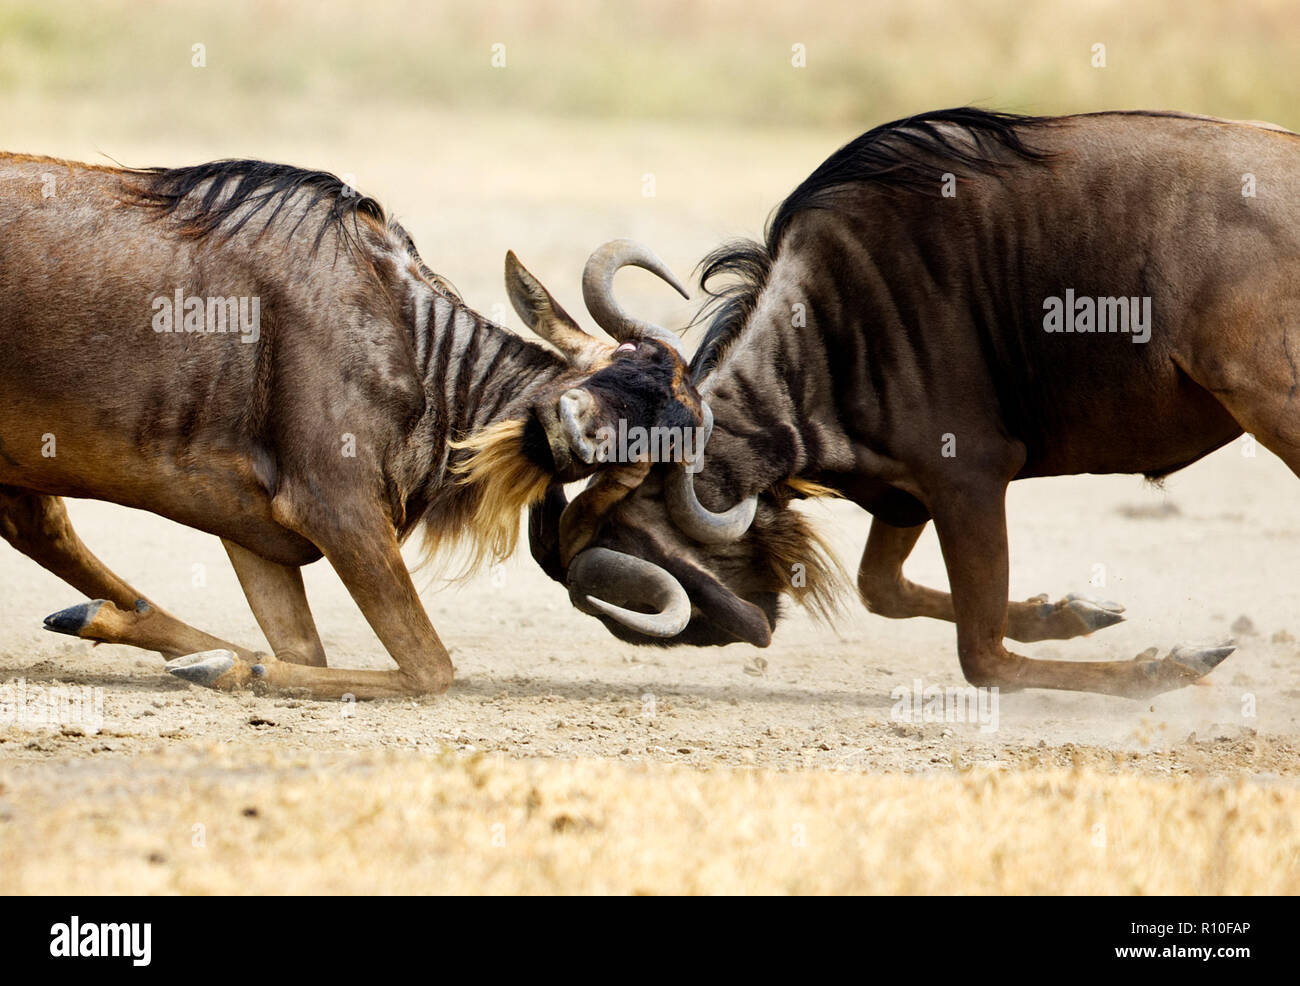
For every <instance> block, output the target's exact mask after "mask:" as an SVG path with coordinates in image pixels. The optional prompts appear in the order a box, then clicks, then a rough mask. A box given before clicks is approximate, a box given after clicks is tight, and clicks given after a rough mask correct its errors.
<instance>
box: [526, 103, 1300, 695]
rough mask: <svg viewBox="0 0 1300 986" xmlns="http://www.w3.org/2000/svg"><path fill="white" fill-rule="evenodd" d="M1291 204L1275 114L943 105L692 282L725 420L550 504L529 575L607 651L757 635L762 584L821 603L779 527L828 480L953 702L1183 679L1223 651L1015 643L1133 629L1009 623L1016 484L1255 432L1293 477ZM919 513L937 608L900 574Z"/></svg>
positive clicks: (885, 133)
mask: <svg viewBox="0 0 1300 986" xmlns="http://www.w3.org/2000/svg"><path fill="white" fill-rule="evenodd" d="M1298 195H1300V136H1297V135H1296V134H1293V133H1290V132H1287V131H1283V130H1281V129H1280V128H1276V127H1272V126H1270V125H1266V124H1247V123H1235V122H1231V121H1225V120H1215V119H1208V118H1201V117H1192V116H1185V115H1179V114H1173V113H1141V112H1135V113H1097V114H1088V115H1081V116H1072V117H1060V118H1029V117H1020V116H1012V115H1003V114H993V113H986V112H981V111H977V110H971V109H958V110H949V111H943V112H936V113H930V114H925V115H922V116H917V117H913V118H910V119H906V120H901V121H898V122H896V123H892V124H888V125H886V126H881V127H878V128H876V129H874V130H872V131H870V132H868V133H866V134H864V135H863V136H861V137H859V138H857V139H856V140H854V141H852V142H851V143H849V144H848V145H846V146H845V147H843V148H842V149H840V150H839V151H837V152H836V153H835V154H834V155H832V156H831V157H830V158H829V159H828V160H827V161H826V162H825V163H824V164H822V165H821V166H820V167H819V168H817V170H816V171H815V172H814V173H813V174H812V175H811V176H810V177H809V178H808V179H807V180H806V181H805V182H803V183H802V184H801V185H800V186H799V187H798V188H797V189H796V190H795V191H794V193H793V194H791V195H790V197H789V198H787V199H786V200H785V202H784V203H783V204H782V205H781V206H780V207H779V208H778V209H777V211H776V212H775V213H774V215H773V217H772V220H771V222H770V223H769V227H768V232H767V237H766V243H765V244H763V245H760V244H757V243H740V244H732V245H729V246H725V247H723V248H721V249H720V250H719V251H717V252H715V253H714V254H712V255H711V256H710V257H709V258H708V259H707V260H706V261H705V264H704V278H703V280H704V282H705V283H706V286H707V283H708V281H709V279H710V278H711V277H714V276H716V275H729V276H730V278H731V280H730V284H731V286H730V287H729V288H727V289H725V290H721V291H718V292H714V293H715V298H716V301H715V305H716V307H715V309H714V310H713V312H712V316H713V317H712V322H711V325H710V327H709V329H708V333H707V335H706V336H705V338H704V340H703V342H702V344H701V346H700V348H699V351H698V352H697V354H696V356H695V359H694V362H693V367H692V369H693V372H694V375H695V378H694V379H695V383H696V385H697V387H698V388H699V391H700V395H701V397H702V398H703V399H704V400H705V401H706V404H707V405H709V406H710V407H711V410H712V414H713V416H714V418H715V422H716V429H715V430H714V432H713V434H712V437H711V438H710V439H708V440H707V446H706V448H705V452H704V461H703V468H702V470H701V471H699V472H697V473H695V474H694V475H692V473H691V472H688V471H687V470H685V469H683V468H681V467H680V466H677V467H674V466H660V467H658V468H656V469H653V470H648V475H646V476H645V478H644V482H641V483H640V485H639V486H638V485H637V484H636V482H634V480H636V479H637V477H636V476H635V475H632V474H631V473H629V471H628V470H630V469H631V466H630V465H625V466H623V467H622V469H623V473H622V477H621V478H622V479H623V480H624V483H623V485H624V488H625V489H633V490H634V492H631V493H630V495H626V496H622V497H620V496H616V495H614V493H616V492H617V491H616V490H612V487H611V485H610V481H609V480H608V474H607V475H604V476H601V477H598V479H597V480H595V481H594V486H595V489H596V490H598V491H602V492H601V495H602V497H603V501H602V503H601V504H600V510H598V511H597V510H592V509H588V508H589V506H590V504H587V505H585V506H584V505H583V504H584V500H585V499H586V498H587V494H586V493H584V494H583V495H581V496H579V497H578V498H577V499H576V500H575V501H574V504H573V505H571V506H570V507H569V508H568V509H567V510H564V509H563V508H564V502H563V496H562V493H561V492H559V491H557V490H552V491H551V492H550V493H549V494H548V497H547V500H546V501H545V505H544V507H539V508H535V510H534V516H533V518H532V525H531V536H532V542H533V549H534V554H535V555H536V556H537V557H538V560H539V561H541V563H542V564H543V566H544V567H545V568H546V569H547V570H548V571H549V572H550V573H551V574H552V575H553V576H555V577H557V578H561V579H567V583H568V585H569V588H570V593H571V597H572V599H573V601H574V603H575V604H576V605H577V606H578V607H579V608H580V609H583V610H585V611H586V612H589V613H592V614H594V615H597V616H599V617H600V618H601V619H602V620H603V621H604V622H605V623H606V624H607V625H608V626H609V627H610V629H611V630H613V631H614V632H615V633H617V634H619V635H620V636H623V637H625V638H627V639H632V640H636V641H639V642H643V643H652V642H660V643H670V644H671V643H697V644H700V643H726V642H730V641H734V640H744V641H749V642H751V643H754V644H758V645H766V644H767V643H768V642H769V639H770V634H771V631H772V628H773V626H774V625H775V622H776V618H777V610H778V606H777V604H778V598H779V596H780V595H781V594H783V593H785V594H789V595H792V596H794V597H796V598H802V599H803V600H804V601H806V602H812V603H824V602H825V601H826V600H827V598H828V596H831V595H833V589H834V573H833V566H830V565H827V564H825V555H824V553H823V552H822V551H821V550H820V549H819V546H818V545H819V542H818V541H817V539H816V538H815V536H814V534H813V532H812V531H811V530H810V528H809V527H808V526H807V524H806V523H805V521H804V519H803V518H802V517H801V516H800V515H799V514H798V513H797V512H795V511H792V510H789V509H787V507H788V504H789V501H790V500H791V498H792V497H795V496H799V495H803V494H808V493H816V492H819V491H822V490H826V489H828V490H831V491H834V492H836V493H839V494H841V495H843V496H844V497H847V498H848V499H850V500H852V501H853V502H854V503H856V504H859V505H860V506H862V507H864V508H865V509H866V510H868V511H870V512H871V513H872V515H873V522H872V527H871V533H870V536H869V538H868V542H867V546H866V551H865V554H864V556H863V559H862V564H861V568H860V571H859V573H858V579H857V582H858V588H859V590H860V593H861V596H862V598H863V600H864V601H865V602H866V605H867V606H868V608H869V609H871V610H872V611H873V612H876V613H879V614H881V615H884V616H888V617H910V616H930V617H935V618H938V619H944V620H952V621H955V622H956V624H957V647H958V654H959V657H960V660H961V667H962V670H963V672H964V673H965V676H966V678H967V680H968V681H970V682H972V683H975V684H978V685H987V686H1001V687H1004V688H1027V687H1032V688H1063V689H1076V690H1083V691H1095V692H1104V693H1109V694H1115V695H1124V696H1130V697H1143V696H1148V695H1153V694H1157V693H1160V692H1163V691H1167V690H1170V689H1173V688H1177V687H1179V686H1181V685H1184V684H1186V683H1188V682H1191V681H1194V680H1196V679H1198V678H1200V677H1202V676H1203V675H1205V674H1206V673H1208V672H1209V671H1210V670H1211V669H1212V668H1214V667H1215V666H1216V665H1217V664H1218V663H1219V662H1220V661H1222V660H1223V658H1224V657H1226V656H1227V654H1228V653H1230V652H1231V650H1232V648H1231V647H1230V646H1227V645H1223V646H1217V647H1207V648H1193V647H1186V646H1179V647H1176V648H1175V649H1174V650H1173V651H1172V652H1171V653H1170V654H1169V655H1168V656H1166V657H1164V658H1163V659H1159V658H1158V657H1157V653H1158V652H1157V651H1156V649H1155V648H1152V649H1151V650H1149V651H1147V652H1145V653H1143V654H1141V655H1138V657H1137V658H1135V659H1134V660H1132V661H1097V662H1070V661H1050V660H1032V659H1029V658H1026V657H1021V656H1019V655H1016V654H1013V653H1010V652H1009V651H1007V650H1006V649H1005V648H1004V646H1003V640H1004V638H1007V637H1010V638H1012V639H1015V640H1021V641H1035V640H1045V639H1063V638H1068V637H1073V636H1076V635H1081V634H1086V633H1088V632H1090V631H1092V630H1095V629H1099V628H1101V627H1104V626H1108V625H1110V624H1112V623H1115V622H1118V621H1119V620H1120V619H1122V617H1121V616H1120V615H1119V613H1120V607H1118V606H1115V605H1114V604H1105V603H1094V602H1091V601H1089V600H1086V599H1083V598H1081V597H1077V596H1067V597H1065V598H1064V599H1062V600H1060V601H1059V602H1056V603H1050V602H1048V601H1047V597H1039V598H1036V599H1031V600H1028V601H1026V602H1011V603H1008V600H1007V584H1008V562H1007V533H1006V517H1005V507H1004V498H1005V493H1006V488H1007V484H1008V483H1009V482H1011V481H1012V480H1014V479H1021V478H1026V477H1032V476H1060V475H1071V474H1076V473H1143V474H1145V475H1147V476H1148V477H1152V478H1158V477H1161V476H1165V475H1168V474H1169V473H1171V472H1173V471H1175V470H1177V469H1180V468H1182V467H1183V466H1186V465H1188V464H1189V463H1192V462H1195V461H1196V460H1197V459H1199V458H1201V457H1202V456H1204V455H1206V454H1207V453H1209V452H1210V451H1212V450H1214V449H1216V448H1219V447H1220V446H1222V445H1223V444H1224V443H1226V442H1228V441H1230V440H1231V439H1233V438H1234V437H1236V436H1238V435H1240V434H1241V433H1242V430H1243V429H1246V430H1249V431H1250V432H1253V433H1254V434H1255V436H1256V437H1257V438H1258V440H1259V441H1260V442H1262V443H1263V444H1264V445H1265V446H1267V447H1268V448H1269V449H1271V450H1273V451H1274V452H1276V453H1277V454H1278V455H1279V456H1280V457H1281V458H1282V459H1283V460H1285V461H1286V463H1287V464H1288V465H1290V466H1291V468H1292V469H1293V470H1298V469H1300V404H1297V394H1298V393H1300V369H1297V353H1300V293H1298V291H1300V289H1298V288H1297V285H1298V284H1300V208H1298V207H1297V205H1296V202H1297V201H1298V199H1297V196H1298ZM1293 329H1295V330H1297V336H1296V338H1295V339H1294V340H1293V339H1292V338H1291V331H1292V330H1293ZM697 466H698V463H697ZM697 487H698V489H697ZM724 510H725V513H717V511H724ZM574 514H579V515H583V516H582V523H581V524H579V525H575V524H574V523H573V522H572V520H571V517H572V516H573V515H574ZM930 520H933V521H934V524H935V528H936V531H937V533H938V536H939V542H940V545H941V547H942V550H943V556H944V560H945V563H946V565H947V569H948V576H949V583H950V586H951V595H949V594H947V593H943V592H938V591H935V590H933V589H928V588H924V587H922V586H918V585H914V584H913V583H911V582H909V581H908V580H907V579H906V578H904V576H903V572H902V569H903V563H904V561H905V560H906V558H907V556H908V554H909V552H910V551H911V550H912V547H913V545H915V543H916V540H917V538H918V537H919V536H920V534H921V532H922V530H923V529H924V526H925V524H926V523H927V522H928V521H930ZM792 572H793V573H796V574H798V575H802V577H804V578H806V584H805V583H803V582H802V581H801V580H800V579H792Z"/></svg>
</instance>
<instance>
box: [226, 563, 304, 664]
mask: <svg viewBox="0 0 1300 986" xmlns="http://www.w3.org/2000/svg"><path fill="white" fill-rule="evenodd" d="M221 543H222V544H224V545H225V546H226V554H227V555H229V556H230V564H231V565H233V566H234V568H235V575H236V576H238V578H239V585H240V587H241V588H243V590H244V596H245V597H246V598H247V599H248V606H249V608H250V609H251V610H252V611H253V616H254V617H256V619H257V625H258V626H260V627H261V628H262V633H264V634H266V639H267V642H268V643H270V645H271V649H272V650H273V651H274V652H275V657H276V660H279V661H288V662H289V663H290V664H307V665H310V666H311V667H317V668H323V667H325V647H324V645H323V644H321V642H320V634H319V633H318V632H317V630H316V621H315V620H314V619H312V615H311V607H310V606H309V605H308V603H307V590H306V589H305V588H304V587H303V584H302V569H301V568H292V567H289V566H287V565H277V564H276V563H275V562H273V561H268V560H267V559H265V558H263V557H261V556H260V555H255V554H253V552H251V551H249V550H248V549H247V548H243V547H240V546H239V545H237V544H235V542H233V541H227V540H225V539H224V538H223V539H222V541H221Z"/></svg>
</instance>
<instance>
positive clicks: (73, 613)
mask: <svg viewBox="0 0 1300 986" xmlns="http://www.w3.org/2000/svg"><path fill="white" fill-rule="evenodd" d="M106 602H108V600H106V599H94V600H91V601H90V602H88V603H78V604H77V605H76V606H69V607H68V608H67V609H61V610H59V611H58V612H57V613H51V614H50V615H49V616H47V617H45V629H46V630H53V631H54V632H55V633H70V634H72V636H74V637H76V636H78V635H79V634H80V633H81V631H82V630H84V629H85V628H86V627H88V626H89V625H90V621H91V620H93V619H94V618H95V614H96V613H98V612H99V607H101V606H103V605H104V603H106Z"/></svg>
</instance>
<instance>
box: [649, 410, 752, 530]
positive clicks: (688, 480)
mask: <svg viewBox="0 0 1300 986" xmlns="http://www.w3.org/2000/svg"><path fill="white" fill-rule="evenodd" d="M700 407H701V410H702V412H703V418H704V427H703V429H702V430H703V432H704V436H703V441H701V442H700V445H699V448H697V449H695V456H694V458H693V459H692V460H691V461H688V462H686V463H684V464H683V466H682V468H680V469H675V470H673V471H672V472H671V473H669V475H668V480H667V483H666V484H665V488H664V492H665V494H666V495H667V499H668V512H669V514H670V515H671V517H672V519H673V522H674V523H675V524H676V525H677V526H678V527H679V528H681V529H682V531H683V532H685V533H686V535H687V536H688V537H691V538H694V539H695V540H696V541H699V542H700V543H702V544H726V543H728V542H730V541H735V540H737V539H739V538H740V537H741V536H742V535H743V534H744V533H745V532H746V531H747V530H749V526H750V525H751V524H752V523H754V513H755V512H756V511H757V510H758V497H757V496H750V497H746V498H745V499H744V500H741V501H740V502H739V503H737V504H736V505H735V506H734V507H732V508H731V509H730V510H727V511H724V512H723V513H720V514H715V513H714V512H713V511H712V510H709V509H708V508H707V507H706V506H704V504H702V503H700V499H699V497H698V496H696V495H695V473H697V472H698V471H699V470H700V469H701V468H702V467H703V465H704V462H703V459H704V449H705V447H706V446H707V445H708V443H709V436H710V435H712V434H713V409H712V408H710V407H709V404H708V401H701V402H700Z"/></svg>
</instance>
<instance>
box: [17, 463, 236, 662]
mask: <svg viewBox="0 0 1300 986" xmlns="http://www.w3.org/2000/svg"><path fill="white" fill-rule="evenodd" d="M0 534H3V536H4V538H5V540H6V541H8V542H9V543H10V544H12V545H13V546H14V547H15V548H17V549H18V550H19V551H21V552H22V553H23V554H25V555H26V556H27V557H28V558H30V559H32V560H33V561H34V562H36V563H37V564H39V565H40V566H41V567H43V568H45V569H47V570H49V571H50V572H53V573H54V574H55V575H57V576H58V577H59V578H61V579H63V581H64V582H67V583H68V584H69V585H70V586H72V587H73V588H74V589H76V590H77V591H79V592H81V593H82V594H83V595H86V596H89V597H90V598H91V601H90V602H85V603H79V604H77V605H76V606H71V607H69V608H67V609H63V610H60V611H59V612H57V613H54V614H52V615H50V616H47V617H46V618H45V627H46V629H48V630H53V631H55V632H57V633H67V634H71V635H72V636H74V637H82V638H84V639H86V640H95V641H99V642H102V643H110V644H130V645H131V646H133V647H143V648H145V649H147V650H155V651H158V652H159V653H161V654H163V655H164V656H166V657H175V656H176V655H178V654H189V653H191V652H193V651H195V650H205V649H209V648H213V647H226V648H230V649H233V650H235V651H236V652H237V653H241V654H246V655H249V656H251V654H252V652H251V651H245V650H243V648H238V647H235V645H233V644H228V643H226V642H225V641H224V640H221V639H220V638H218V637H214V636H212V635H211V634H207V633H204V632H203V631H202V630H197V629H195V628H194V627H192V626H189V625H188V624H187V623H184V622H182V621H181V620H178V619H176V617H174V616H172V615H171V614H170V613H168V612H167V611H166V610H164V609H162V608H160V607H159V606H157V605H156V604H155V603H152V602H150V601H149V600H148V599H146V598H145V597H144V596H142V595H141V594H140V593H139V592H138V591H136V590H135V589H133V588H132V587H131V586H130V585H128V584H127V583H126V582H124V581H122V579H120V578H118V577H117V576H116V575H114V574H113V573H112V572H111V571H109V569H108V568H107V567H106V566H105V565H104V563H103V562H102V561H100V560H99V559H98V558H96V557H95V556H94V555H93V554H92V553H91V552H90V549H88V548H87V547H86V546H85V545H84V544H83V543H82V541H81V538H79V537H77V532H76V531H74V530H73V529H72V521H71V520H70V519H69V517H68V511H67V508H66V507H65V506H64V503H63V500H62V499H61V498H60V497H57V496H46V495H45V494H42V493H33V492H30V491H28V490H21V489H16V488H14V487H10V486H5V487H0Z"/></svg>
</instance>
